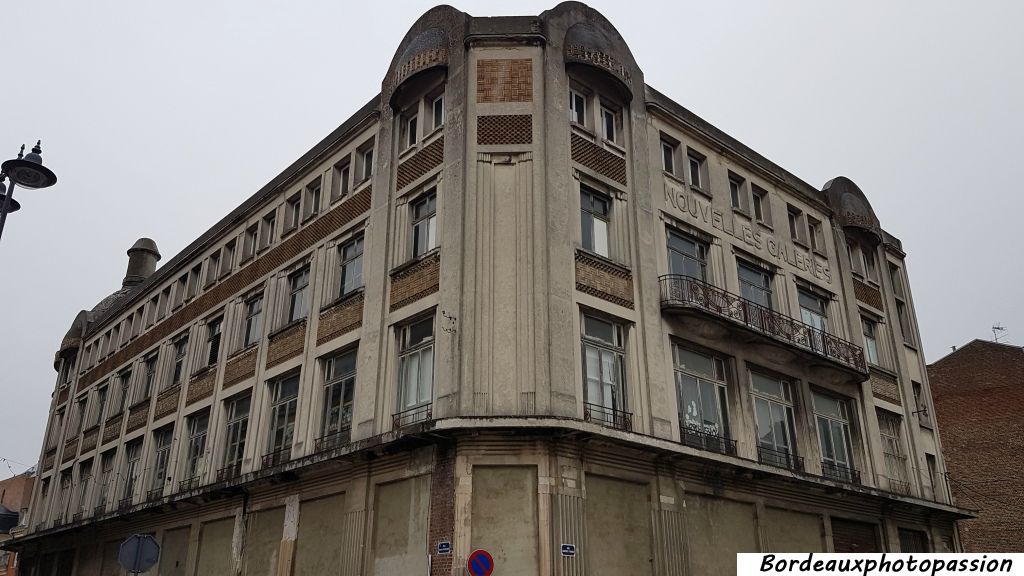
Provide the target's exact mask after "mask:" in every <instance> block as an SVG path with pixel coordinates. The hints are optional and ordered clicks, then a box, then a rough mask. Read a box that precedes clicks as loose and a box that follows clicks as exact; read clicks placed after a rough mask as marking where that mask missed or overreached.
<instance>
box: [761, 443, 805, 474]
mask: <svg viewBox="0 0 1024 576" xmlns="http://www.w3.org/2000/svg"><path fill="white" fill-rule="evenodd" d="M757 461H758V462H760V463H761V464H767V465H769V466H775V467H776V468H788V469H790V470H793V471H796V472H803V471H804V457H803V456H797V455H796V454H793V453H791V452H786V451H783V450H775V449H773V448H768V447H765V446H758V447H757Z"/></svg>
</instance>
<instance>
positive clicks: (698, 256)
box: [668, 230, 708, 281]
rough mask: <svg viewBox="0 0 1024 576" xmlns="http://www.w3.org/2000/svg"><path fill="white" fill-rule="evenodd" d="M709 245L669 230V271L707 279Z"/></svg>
mask: <svg viewBox="0 0 1024 576" xmlns="http://www.w3.org/2000/svg"><path fill="white" fill-rule="evenodd" d="M707 258H708V247H707V245H706V244H704V243H703V242H698V241H697V240H693V239H691V238H689V237H688V236H683V235H682V234H679V233H677V232H674V231H672V230H669V232H668V272H669V274H678V275H681V276H689V277H690V278H696V279H698V280H702V281H703V280H706V279H707V267H708V264H707Z"/></svg>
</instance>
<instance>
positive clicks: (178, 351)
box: [168, 334, 188, 388]
mask: <svg viewBox="0 0 1024 576" xmlns="http://www.w3.org/2000/svg"><path fill="white" fill-rule="evenodd" d="M171 348H172V349H173V350H174V364H173V366H172V368H171V381H170V383H169V384H168V387H169V388H173V387H174V386H180V385H181V384H182V383H183V381H184V379H185V375H186V374H185V356H187V355H188V334H182V335H181V336H178V337H177V338H175V339H174V340H172V341H171Z"/></svg>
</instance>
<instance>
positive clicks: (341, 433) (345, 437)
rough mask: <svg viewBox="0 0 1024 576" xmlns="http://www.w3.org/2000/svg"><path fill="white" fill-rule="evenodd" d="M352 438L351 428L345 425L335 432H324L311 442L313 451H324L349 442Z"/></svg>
mask: <svg viewBox="0 0 1024 576" xmlns="http://www.w3.org/2000/svg"><path fill="white" fill-rule="evenodd" d="M351 438H352V428H351V427H349V426H345V427H344V428H342V429H340V430H338V431H337V432H332V433H330V434H325V435H323V436H321V437H319V438H317V439H316V440H315V441H314V442H313V452H326V451H327V450H334V449H335V448H340V447H342V446H344V445H346V444H348V443H349V440H350V439H351Z"/></svg>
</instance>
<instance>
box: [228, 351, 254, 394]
mask: <svg viewBox="0 0 1024 576" xmlns="http://www.w3.org/2000/svg"><path fill="white" fill-rule="evenodd" d="M258 352H259V348H258V347H256V346H253V347H252V348H249V349H248V350H246V351H245V352H242V353H241V354H238V355H237V356H234V357H232V358H230V359H229V360H228V363H227V366H225V367H224V387H225V388H227V387H228V386H234V385H235V384H238V383H239V382H241V381H242V380H245V379H246V378H252V377H253V376H254V375H255V374H256V359H257V357H258V356H259V354H258Z"/></svg>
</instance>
